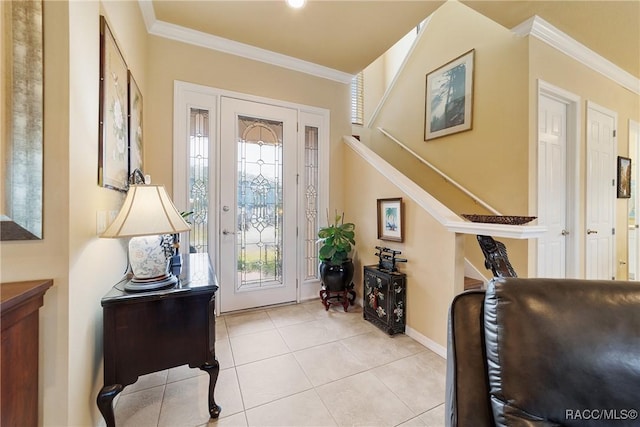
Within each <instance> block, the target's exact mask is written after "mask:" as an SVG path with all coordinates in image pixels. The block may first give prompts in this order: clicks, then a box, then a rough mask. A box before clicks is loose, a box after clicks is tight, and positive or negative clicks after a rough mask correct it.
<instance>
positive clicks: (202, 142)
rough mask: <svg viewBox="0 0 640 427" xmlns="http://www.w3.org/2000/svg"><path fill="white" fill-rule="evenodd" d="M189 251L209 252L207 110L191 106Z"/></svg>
mask: <svg viewBox="0 0 640 427" xmlns="http://www.w3.org/2000/svg"><path fill="white" fill-rule="evenodd" d="M189 210H190V211H192V212H193V214H191V216H190V217H189V218H187V220H188V221H189V222H190V223H191V232H190V235H189V238H190V242H189V246H190V247H189V252H198V253H202V252H208V251H209V247H208V244H207V243H208V242H207V236H208V233H207V228H208V211H209V111H208V110H201V109H197V108H191V114H190V123H189Z"/></svg>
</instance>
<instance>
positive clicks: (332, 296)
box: [320, 283, 356, 312]
mask: <svg viewBox="0 0 640 427" xmlns="http://www.w3.org/2000/svg"><path fill="white" fill-rule="evenodd" d="M320 299H321V300H322V305H324V309H325V310H329V306H331V305H332V304H339V305H342V307H343V308H344V311H345V312H346V311H347V308H349V306H350V305H353V304H354V302H355V300H356V292H355V291H354V290H353V283H351V284H350V285H349V286H347V287H346V288H345V289H344V290H342V291H329V290H327V289H326V287H325V286H324V285H323V286H322V289H320Z"/></svg>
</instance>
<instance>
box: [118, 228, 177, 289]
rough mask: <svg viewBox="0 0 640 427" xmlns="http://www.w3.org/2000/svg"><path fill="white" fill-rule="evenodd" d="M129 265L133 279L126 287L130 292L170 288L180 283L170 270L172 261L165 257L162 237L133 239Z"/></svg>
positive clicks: (138, 237) (130, 247) (130, 244)
mask: <svg viewBox="0 0 640 427" xmlns="http://www.w3.org/2000/svg"><path fill="white" fill-rule="evenodd" d="M129 264H130V265H131V271H133V279H131V280H130V281H129V282H127V284H126V285H125V286H124V289H125V290H127V291H129V292H142V291H151V290H155V289H162V288H168V287H170V286H174V285H175V284H176V283H178V278H177V277H176V276H174V275H173V274H171V271H170V270H169V266H170V260H169V259H167V256H166V255H165V251H164V248H163V239H162V236H137V237H132V238H131V240H130V241H129Z"/></svg>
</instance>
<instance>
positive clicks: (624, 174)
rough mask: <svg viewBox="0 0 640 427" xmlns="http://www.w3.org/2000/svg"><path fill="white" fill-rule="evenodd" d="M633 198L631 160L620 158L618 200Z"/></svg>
mask: <svg viewBox="0 0 640 427" xmlns="http://www.w3.org/2000/svg"><path fill="white" fill-rule="evenodd" d="M630 197H631V159H630V158H628V157H621V156H618V199H628V198H630Z"/></svg>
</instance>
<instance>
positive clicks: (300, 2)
mask: <svg viewBox="0 0 640 427" xmlns="http://www.w3.org/2000/svg"><path fill="white" fill-rule="evenodd" d="M306 2H307V1H306V0H287V4H288V5H289V6H290V7H292V8H294V9H300V8H301V7H302V6H304V4H305V3H306Z"/></svg>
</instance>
